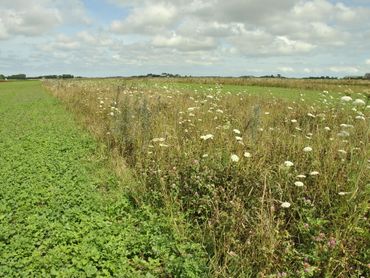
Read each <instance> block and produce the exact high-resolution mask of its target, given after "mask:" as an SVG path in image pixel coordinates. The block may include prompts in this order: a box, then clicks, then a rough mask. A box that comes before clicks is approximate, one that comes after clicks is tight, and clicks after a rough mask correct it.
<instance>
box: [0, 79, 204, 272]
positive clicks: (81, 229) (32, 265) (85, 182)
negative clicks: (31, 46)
mask: <svg viewBox="0 0 370 278" xmlns="http://www.w3.org/2000/svg"><path fill="white" fill-rule="evenodd" d="M0 117H1V121H0V184H1V186H0V199H1V203H0V250H1V252H0V276H1V277H19V276H23V277H49V276H53V277H93V276H116V277H153V276H162V277H163V276H177V277H198V276H203V274H202V273H203V272H204V271H205V268H204V265H205V263H204V253H203V251H202V249H201V248H200V247H199V246H198V245H196V244H193V243H192V242H190V241H189V240H188V239H186V238H185V237H184V236H183V235H179V234H178V233H177V232H175V231H174V229H173V225H172V224H171V219H170V218H169V217H167V216H165V215H164V214H162V213H161V212H160V211H158V210H156V211H154V210H153V208H150V207H146V206H140V207H137V206H135V204H133V203H131V202H130V201H129V200H130V199H129V198H128V196H126V195H125V193H124V190H123V189H122V188H124V186H123V185H122V184H121V181H120V179H119V178H117V177H116V176H115V175H114V174H113V173H112V172H111V171H110V170H109V167H108V163H107V157H106V154H105V152H104V150H102V148H101V146H100V145H99V144H98V143H96V142H95V141H94V140H93V139H92V137H91V136H90V135H89V134H88V133H86V132H84V131H82V130H81V129H80V128H79V127H77V126H76V124H75V122H74V120H73V117H72V116H71V115H69V113H68V112H67V111H66V110H65V109H64V108H63V106H62V105H61V104H60V103H59V101H58V100H56V99H55V98H53V97H52V96H50V95H48V94H47V93H46V92H45V91H43V90H42V89H41V86H40V83H39V82H37V81H35V82H33V81H27V82H6V83H0ZM132 182H133V183H134V181H132ZM125 186H129V185H127V184H126V185H125Z"/></svg>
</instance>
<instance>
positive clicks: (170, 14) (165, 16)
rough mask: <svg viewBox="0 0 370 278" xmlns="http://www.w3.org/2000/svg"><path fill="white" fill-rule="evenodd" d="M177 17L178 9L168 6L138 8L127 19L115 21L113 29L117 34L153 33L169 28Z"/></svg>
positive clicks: (157, 5)
mask: <svg viewBox="0 0 370 278" xmlns="http://www.w3.org/2000/svg"><path fill="white" fill-rule="evenodd" d="M176 15H177V10H176V8H175V7H174V6H172V5H168V4H163V3H158V4H157V3H156V4H152V5H147V6H145V7H136V8H134V9H133V11H132V13H131V14H130V15H129V16H128V17H127V18H126V19H124V20H122V21H118V20H116V21H113V22H112V25H111V29H112V31H114V32H117V33H151V32H153V31H158V30H159V31H160V30H162V29H164V28H166V27H169V26H170V25H171V24H172V23H174V21H175V19H176Z"/></svg>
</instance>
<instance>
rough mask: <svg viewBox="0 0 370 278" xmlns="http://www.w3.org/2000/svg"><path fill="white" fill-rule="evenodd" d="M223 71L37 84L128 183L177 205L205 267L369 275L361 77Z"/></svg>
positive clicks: (139, 195) (143, 198)
mask: <svg viewBox="0 0 370 278" xmlns="http://www.w3.org/2000/svg"><path fill="white" fill-rule="evenodd" d="M230 80H231V79H218V80H216V81H215V80H212V79H204V80H201V79H194V80H193V79H189V80H185V79H181V80H180V79H175V80H172V81H171V80H167V81H164V80H163V79H161V80H159V79H157V80H148V79H145V80H142V79H134V80H130V81H127V80H84V81H51V82H47V83H45V86H46V87H47V88H48V89H49V90H50V91H51V92H52V93H53V94H54V95H55V96H57V97H58V98H59V99H61V100H62V101H63V102H64V103H65V104H66V106H67V107H68V108H69V109H70V111H72V112H73V113H74V114H75V115H76V118H77V119H79V120H81V121H82V122H83V123H84V125H85V126H86V127H87V128H88V129H89V130H90V131H91V132H92V133H93V134H94V135H95V136H96V137H97V138H100V139H101V140H102V142H105V144H106V145H107V146H108V148H109V151H110V153H111V159H112V160H113V161H115V160H117V158H124V159H125V161H126V164H127V165H129V166H130V167H131V169H133V171H134V173H135V177H136V179H137V181H138V182H139V185H138V186H137V187H135V188H134V189H133V190H131V192H128V191H130V190H128V191H126V192H127V194H130V195H131V196H132V198H133V199H135V200H137V202H138V203H141V204H142V203H148V202H149V203H150V204H151V205H153V206H156V207H163V208H164V209H165V210H166V211H167V213H168V214H169V215H175V214H176V213H179V214H180V215H183V214H184V215H185V221H186V222H187V223H190V224H191V225H192V227H193V232H194V236H193V240H194V241H196V242H198V243H201V244H202V245H203V246H204V248H205V249H206V250H207V252H208V255H209V257H210V260H209V262H208V266H209V269H210V275H211V276H213V277H216V276H219V277H256V276H259V277H360V276H363V277H369V275H370V272H369V245H368V238H369V228H370V227H369V221H368V219H367V215H368V201H369V194H368V189H369V178H370V176H369V155H370V149H369V120H368V119H369V105H368V94H369V87H368V83H362V82H364V81H361V82H359V83H352V82H353V81H347V83H345V84H338V83H335V82H334V81H333V83H331V81H330V82H329V81H325V82H319V81H317V82H313V81H307V80H306V81H300V80H296V81H289V80H288V81H284V80H276V81H275V80H274V81H269V80H267V81H266V82H265V83H259V82H260V81H255V80H247V81H246V80H244V79H240V80H239V79H238V80H232V82H231V81H230ZM179 82H180V83H179ZM189 82H190V83H189ZM216 82H217V84H215V83H216ZM276 82H278V83H276ZM284 82H287V83H284ZM328 82H329V83H328ZM236 85H237V86H236ZM245 85H249V86H245ZM258 85H259V86H263V87H262V88H261V87H257V86H258ZM271 86H277V87H278V88H274V87H271ZM286 88H299V89H286ZM318 88H319V89H320V91H315V90H317V89H318ZM305 89H311V91H306V90H305ZM115 169H116V172H118V173H119V172H120V170H121V169H122V164H119V163H117V164H116V167H115ZM174 223H181V220H180V219H177V220H176V221H175V222H174Z"/></svg>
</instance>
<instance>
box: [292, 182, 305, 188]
mask: <svg viewBox="0 0 370 278" xmlns="http://www.w3.org/2000/svg"><path fill="white" fill-rule="evenodd" d="M294 185H295V186H297V187H302V186H303V185H304V184H303V182H301V181H296V182H295V183H294Z"/></svg>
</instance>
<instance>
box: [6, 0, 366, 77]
mask: <svg viewBox="0 0 370 278" xmlns="http://www.w3.org/2000/svg"><path fill="white" fill-rule="evenodd" d="M163 72H168V73H173V74H182V75H195V76H196V75H199V76H204V75H222V76H241V75H254V76H261V75H270V74H274V75H276V74H281V75H283V76H288V77H302V76H321V75H325V76H327V75H328V76H338V77H343V76H347V75H363V74H365V73H366V72H370V0H342V1H334V0H279V1H277V0H172V1H169V0H131V1H129V0H27V1H26V0H0V74H5V75H10V74H17V73H26V74H27V75H28V76H37V75H44V74H64V73H66V74H67V73H68V74H74V75H81V76H91V77H93V76H118V75H119V76H131V75H140V74H147V73H157V74H160V73H163Z"/></svg>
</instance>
